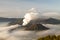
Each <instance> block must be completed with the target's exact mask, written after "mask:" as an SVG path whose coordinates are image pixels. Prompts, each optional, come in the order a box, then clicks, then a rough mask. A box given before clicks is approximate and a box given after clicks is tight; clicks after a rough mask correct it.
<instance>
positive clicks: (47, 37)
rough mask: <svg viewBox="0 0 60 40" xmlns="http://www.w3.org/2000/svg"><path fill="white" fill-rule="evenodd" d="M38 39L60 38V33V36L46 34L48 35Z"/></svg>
mask: <svg viewBox="0 0 60 40" xmlns="http://www.w3.org/2000/svg"><path fill="white" fill-rule="evenodd" d="M38 40H60V35H59V36H55V35H53V36H50V35H48V36H46V37H42V38H38Z"/></svg>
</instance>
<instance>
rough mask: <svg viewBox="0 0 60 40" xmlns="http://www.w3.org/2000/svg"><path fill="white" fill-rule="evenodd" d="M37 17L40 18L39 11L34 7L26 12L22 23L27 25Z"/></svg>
mask: <svg viewBox="0 0 60 40" xmlns="http://www.w3.org/2000/svg"><path fill="white" fill-rule="evenodd" d="M37 18H39V12H37V10H36V9H35V8H32V9H30V10H29V12H28V13H26V14H25V16H24V19H23V24H22V25H27V24H28V23H29V22H30V21H31V20H35V19H37Z"/></svg>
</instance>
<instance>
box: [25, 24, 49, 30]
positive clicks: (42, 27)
mask: <svg viewBox="0 0 60 40" xmlns="http://www.w3.org/2000/svg"><path fill="white" fill-rule="evenodd" d="M48 29H49V28H47V27H45V26H43V25H42V24H32V25H30V26H27V27H26V28H25V30H31V31H34V30H35V31H42V30H48Z"/></svg>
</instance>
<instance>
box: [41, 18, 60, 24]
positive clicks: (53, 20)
mask: <svg viewBox="0 0 60 40" xmlns="http://www.w3.org/2000/svg"><path fill="white" fill-rule="evenodd" d="M42 23H44V24H60V20H58V19H54V18H49V19H46V20H44V21H42Z"/></svg>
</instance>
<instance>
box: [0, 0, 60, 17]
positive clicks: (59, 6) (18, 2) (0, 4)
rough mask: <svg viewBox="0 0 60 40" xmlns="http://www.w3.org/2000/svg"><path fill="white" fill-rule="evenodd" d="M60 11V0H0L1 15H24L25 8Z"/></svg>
mask: <svg viewBox="0 0 60 40" xmlns="http://www.w3.org/2000/svg"><path fill="white" fill-rule="evenodd" d="M32 7H34V8H37V9H38V10H39V11H42V12H44V11H57V12H59V11H60V0H0V17H23V15H24V12H25V10H27V9H30V8H32Z"/></svg>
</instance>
